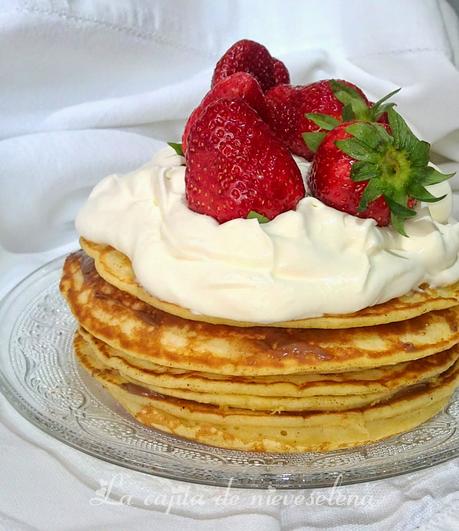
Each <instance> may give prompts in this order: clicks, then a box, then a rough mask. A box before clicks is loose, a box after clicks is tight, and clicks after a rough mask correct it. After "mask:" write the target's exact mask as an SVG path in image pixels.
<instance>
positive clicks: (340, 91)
mask: <svg viewBox="0 0 459 531" xmlns="http://www.w3.org/2000/svg"><path fill="white" fill-rule="evenodd" d="M329 83H330V87H331V89H332V91H333V94H334V95H335V96H336V99H337V100H338V101H340V102H341V103H342V104H343V105H344V106H346V105H348V106H350V108H351V109H352V112H353V113H354V115H355V116H356V117H358V118H360V119H363V118H364V117H368V113H369V109H368V105H367V102H366V101H365V99H364V98H363V97H362V96H361V95H360V94H359V93H358V92H357V91H356V90H355V89H354V88H352V87H350V86H348V85H346V84H345V83H341V82H340V81H337V80H336V79H330V81H329Z"/></svg>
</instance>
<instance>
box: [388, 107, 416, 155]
mask: <svg viewBox="0 0 459 531" xmlns="http://www.w3.org/2000/svg"><path fill="white" fill-rule="evenodd" d="M387 116H388V118H389V125H390V128H391V131H392V137H393V138H394V145H395V147H396V148H397V149H399V150H403V151H405V153H406V155H407V156H408V158H409V159H410V160H411V161H412V162H414V163H416V159H417V157H418V156H419V154H420V152H422V150H423V149H425V148H420V147H419V144H420V143H421V141H420V140H419V139H418V138H416V136H415V135H414V133H413V132H412V131H411V129H410V128H409V127H408V125H407V123H406V122H405V120H404V119H403V118H402V117H401V116H400V114H398V112H397V111H396V110H395V109H389V110H388V111H387ZM413 156H414V160H413V159H412V157H413Z"/></svg>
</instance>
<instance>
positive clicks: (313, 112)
mask: <svg viewBox="0 0 459 531" xmlns="http://www.w3.org/2000/svg"><path fill="white" fill-rule="evenodd" d="M394 93H395V92H394ZM394 93H391V94H390V95H388V96H387V97H385V98H383V99H382V100H380V101H379V102H377V103H375V104H373V105H372V104H370V103H369V101H368V100H367V98H366V96H365V94H364V93H363V92H362V91H361V90H360V89H359V88H358V87H356V86H355V85H353V84H352V83H350V82H348V81H342V80H335V79H327V80H322V81H317V82H316V83H312V84H311V85H306V86H291V85H279V86H277V87H274V88H272V89H270V90H269V91H268V92H267V93H266V105H267V113H268V114H267V121H268V124H269V125H270V127H271V129H272V130H273V131H274V133H275V135H276V136H277V137H278V138H280V139H281V140H282V141H283V142H284V143H285V145H286V146H287V147H288V148H289V149H290V151H292V152H293V153H295V154H296V155H300V156H302V157H305V158H306V159H308V160H311V159H312V155H313V149H312V148H311V146H310V145H309V144H310V143H312V146H314V147H317V146H316V144H317V142H319V141H320V140H321V139H322V138H323V131H324V129H323V127H322V125H323V124H322V123H321V120H322V121H324V120H325V121H326V122H330V117H331V118H334V119H335V121H334V123H336V124H338V123H340V122H342V121H349V120H354V119H359V120H369V121H373V120H376V119H377V118H379V116H381V115H382V114H383V113H384V112H385V111H386V110H387V108H388V106H390V105H391V104H384V102H385V101H386V100H387V98H388V97H390V96H392V94H394ZM303 133H313V134H309V135H308V137H307V139H306V140H307V143H305V141H304V140H303V138H304V137H303Z"/></svg>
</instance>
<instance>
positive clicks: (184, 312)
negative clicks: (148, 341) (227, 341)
mask: <svg viewBox="0 0 459 531" xmlns="http://www.w3.org/2000/svg"><path fill="white" fill-rule="evenodd" d="M80 243H81V246H82V248H83V249H84V250H85V251H86V253H87V254H88V255H89V256H91V257H92V258H94V260H95V264H96V269H97V271H98V273H99V274H100V275H101V277H102V278H104V279H105V280H106V281H107V282H109V283H110V284H112V285H113V286H116V287H117V288H119V289H121V290H123V291H125V292H127V293H129V294H131V295H132V296H134V297H135V298H137V299H140V300H141V301H144V302H146V303H147V304H150V305H151V306H154V307H155V308H157V309H159V310H162V311H165V312H167V313H169V314H172V315H176V316H178V317H182V318H184V319H188V320H192V321H202V322H206V323H213V324H226V325H229V326H236V327H252V326H257V325H255V324H254V323H247V322H240V321H231V320H227V319H220V318H216V317H212V316H206V315H197V314H195V313H193V312H192V311H190V310H188V309H186V308H181V307H180V306H177V305H175V304H171V303H168V302H165V301H161V300H159V299H157V298H156V297H154V296H153V295H150V294H149V293H147V292H146V291H145V290H144V289H143V288H142V287H141V286H140V285H139V284H138V282H137V281H136V279H135V275H134V272H133V270H132V267H131V262H130V260H129V258H128V257H127V256H125V255H124V254H122V253H120V252H119V251H117V250H116V249H114V248H113V247H110V246H108V245H99V244H96V243H94V242H90V241H88V240H85V239H84V238H81V240H80ZM458 304H459V282H458V283H456V284H453V285H451V286H444V287H439V288H430V287H428V286H422V289H419V290H418V291H412V292H410V293H408V294H407V295H404V296H403V297H399V298H396V299H392V300H390V301H388V302H385V303H383V304H378V305H376V306H370V307H368V308H365V309H363V310H360V311H358V312H355V313H350V314H345V315H326V316H323V317H315V318H309V319H299V320H295V321H283V322H279V323H270V324H269V326H273V327H281V328H325V329H330V328H336V329H340V328H355V327H363V326H375V325H381V324H386V323H392V322H399V321H405V320H407V319H413V318H414V317H417V316H419V315H422V314H424V313H427V312H431V311H435V310H442V309H445V308H451V307H453V306H456V305H458ZM265 326H268V325H265Z"/></svg>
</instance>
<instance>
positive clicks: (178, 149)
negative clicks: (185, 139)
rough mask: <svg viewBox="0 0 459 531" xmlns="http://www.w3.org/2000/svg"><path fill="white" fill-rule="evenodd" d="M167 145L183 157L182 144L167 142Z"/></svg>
mask: <svg viewBox="0 0 459 531" xmlns="http://www.w3.org/2000/svg"><path fill="white" fill-rule="evenodd" d="M168 145H169V146H170V147H171V148H172V149H173V150H174V151H175V152H176V153H177V155H180V156H181V157H183V156H184V155H183V149H182V144H178V143H176V142H168Z"/></svg>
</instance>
